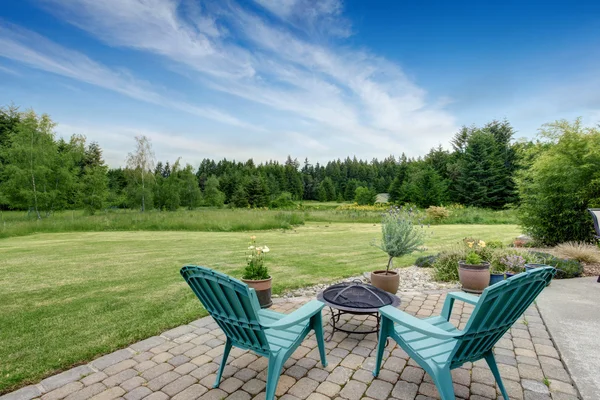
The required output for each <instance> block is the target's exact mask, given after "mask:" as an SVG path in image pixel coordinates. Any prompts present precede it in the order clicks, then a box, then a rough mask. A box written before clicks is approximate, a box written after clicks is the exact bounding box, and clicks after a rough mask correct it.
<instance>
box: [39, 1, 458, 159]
mask: <svg viewBox="0 0 600 400" xmlns="http://www.w3.org/2000/svg"><path fill="white" fill-rule="evenodd" d="M256 2H257V3H258V6H259V7H264V8H265V9H266V10H268V11H269V12H270V13H271V14H272V15H274V16H275V18H271V19H269V18H265V17H263V16H261V15H260V14H259V13H256V12H254V11H253V10H252V8H251V7H244V6H241V5H239V4H236V3H234V2H231V1H224V2H217V3H211V4H210V5H205V6H202V7H200V6H194V5H193V4H194V3H191V2H187V1H184V2H178V1H175V0H147V1H137V0H105V1H95V0H72V1H69V2H64V1H59V0H46V4H48V5H49V7H48V10H50V11H51V12H53V13H55V14H56V15H58V16H59V17H60V18H62V19H64V20H66V21H68V22H70V23H72V24H73V25H75V26H77V27H79V28H81V29H83V30H85V31H87V32H89V33H91V34H92V35H94V36H95V37H97V38H98V39H100V40H102V41H103V42H105V43H107V44H109V45H111V46H116V47H121V48H130V49H134V50H137V51H142V52H148V53H152V54H155V55H158V56H160V57H162V58H163V60H165V61H166V62H167V63H172V64H175V65H179V66H180V68H181V67H183V68H184V71H185V76H187V77H191V78H192V79H193V80H195V81H196V82H200V83H201V84H204V85H205V86H206V87H209V88H211V89H213V90H218V91H221V92H223V93H226V94H229V95H233V96H235V97H237V98H241V99H244V100H245V101H250V102H253V103H256V104H258V105H260V106H262V107H263V108H262V111H261V112H262V113H263V115H264V116H265V117H269V116H272V115H274V114H277V113H282V112H283V113H284V115H287V116H288V117H289V121H288V126H286V127H285V130H286V131H290V132H298V129H299V125H300V124H301V123H304V122H307V121H308V122H309V123H311V124H312V126H311V128H310V130H309V131H306V132H302V133H301V134H303V135H307V136H312V137H316V136H322V135H324V134H326V135H328V136H329V137H332V136H333V137H339V138H340V140H345V141H349V142H354V143H361V144H362V146H364V148H368V149H374V150H376V151H377V152H383V151H385V152H386V153H389V152H390V151H395V152H399V151H404V150H406V151H411V152H413V153H423V152H424V151H426V150H427V149H428V148H429V147H430V146H432V145H437V144H438V143H440V142H442V143H445V142H446V141H447V139H448V137H449V136H450V135H451V134H452V133H453V132H454V131H455V129H456V123H455V119H454V117H453V116H452V115H451V114H450V113H449V112H447V111H446V110H445V109H444V108H443V102H441V101H439V100H438V99H430V98H429V97H428V94H427V92H426V91H425V90H424V89H423V88H421V87H419V86H418V85H417V84H416V83H415V82H414V81H413V80H411V79H410V78H408V77H407V76H406V75H405V74H404V72H403V71H402V69H401V68H400V67H399V66H398V65H397V64H394V63H392V62H390V61H388V60H386V59H384V58H382V57H379V56H377V55H374V54H372V53H371V52H369V51H368V50H365V49H351V48H348V47H346V46H345V45H344V44H343V43H340V40H341V39H340V37H342V38H343V37H344V36H347V35H348V34H350V33H351V32H350V25H349V23H348V22H347V21H346V20H345V19H344V18H343V16H342V4H341V3H340V2H339V1H337V0H326V1H309V0H281V1H274V0H256ZM190 7H191V8H190ZM190 9H191V10H192V11H191V12H190ZM319 26H329V27H330V28H332V30H329V31H327V30H326V29H324V28H323V29H320V28H319ZM336 30H337V32H336ZM300 32H303V33H302V34H300ZM342 32H345V34H342ZM324 34H326V35H330V36H334V37H335V39H334V40H324V39H323V35H324ZM202 112H206V110H203V111H202ZM266 128H267V129H269V127H266Z"/></svg>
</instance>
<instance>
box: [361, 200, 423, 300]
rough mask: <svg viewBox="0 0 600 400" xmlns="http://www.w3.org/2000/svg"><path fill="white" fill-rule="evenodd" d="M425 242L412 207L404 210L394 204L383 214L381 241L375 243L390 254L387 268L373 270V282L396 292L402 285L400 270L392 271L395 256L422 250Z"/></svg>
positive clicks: (391, 291)
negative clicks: (421, 247) (414, 219)
mask: <svg viewBox="0 0 600 400" xmlns="http://www.w3.org/2000/svg"><path fill="white" fill-rule="evenodd" d="M423 243H424V232H423V229H422V227H421V228H420V227H419V226H417V225H415V224H414V223H413V216H412V209H408V210H403V209H402V208H401V207H397V206H393V207H391V208H390V209H389V211H387V212H386V213H385V214H383V218H382V221H381V241H380V242H379V243H374V245H375V246H377V247H379V248H380V249H381V250H383V251H384V252H385V253H386V254H387V255H388V257H389V258H388V263H387V266H386V269H384V270H377V271H373V272H371V284H373V286H375V287H377V288H379V289H382V290H385V291H386V292H389V293H393V294H395V293H396V292H397V291H398V286H399V285H400V276H399V275H398V272H396V271H392V270H391V268H392V266H393V260H394V257H402V256H404V255H407V254H411V253H412V252H414V251H416V250H420V246H421V245H422V244H423Z"/></svg>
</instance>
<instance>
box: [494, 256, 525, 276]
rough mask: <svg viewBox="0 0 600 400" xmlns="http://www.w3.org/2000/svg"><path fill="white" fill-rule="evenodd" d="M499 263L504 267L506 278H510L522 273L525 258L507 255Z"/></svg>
mask: <svg viewBox="0 0 600 400" xmlns="http://www.w3.org/2000/svg"><path fill="white" fill-rule="evenodd" d="M500 262H501V263H502V264H504V266H506V270H507V271H506V277H507V278H510V277H512V276H515V275H516V274H518V273H521V272H523V269H524V267H525V262H526V261H525V258H524V257H523V256H520V255H518V254H509V255H506V256H504V257H503V258H502V259H501V260H500Z"/></svg>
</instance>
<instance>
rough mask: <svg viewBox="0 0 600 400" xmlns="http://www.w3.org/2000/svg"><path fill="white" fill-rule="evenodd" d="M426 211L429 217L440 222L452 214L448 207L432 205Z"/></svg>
mask: <svg viewBox="0 0 600 400" xmlns="http://www.w3.org/2000/svg"><path fill="white" fill-rule="evenodd" d="M425 212H426V213H427V217H428V218H429V219H431V220H432V221H435V222H439V221H441V220H444V219H446V218H448V217H449V216H450V211H448V209H447V208H446V207H437V206H431V207H429V208H428V209H427V210H426V211H425Z"/></svg>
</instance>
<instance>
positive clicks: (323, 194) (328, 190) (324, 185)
mask: <svg viewBox="0 0 600 400" xmlns="http://www.w3.org/2000/svg"><path fill="white" fill-rule="evenodd" d="M335 199H336V195H335V186H334V185H333V180H332V179H331V178H330V177H329V176H328V177H326V178H325V179H323V180H322V181H321V184H320V185H319V200H320V201H335Z"/></svg>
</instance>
